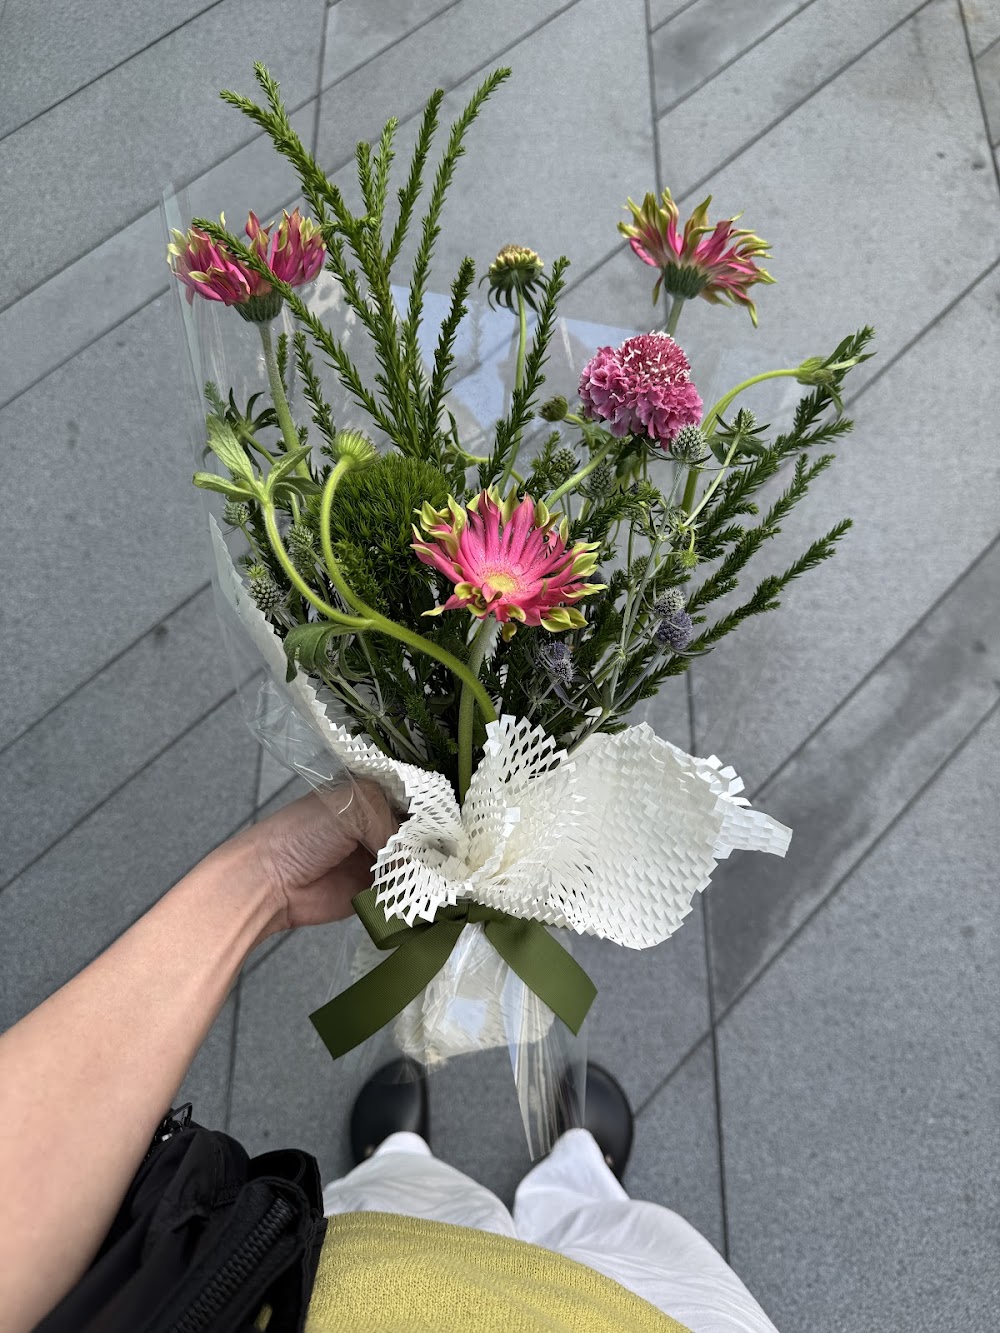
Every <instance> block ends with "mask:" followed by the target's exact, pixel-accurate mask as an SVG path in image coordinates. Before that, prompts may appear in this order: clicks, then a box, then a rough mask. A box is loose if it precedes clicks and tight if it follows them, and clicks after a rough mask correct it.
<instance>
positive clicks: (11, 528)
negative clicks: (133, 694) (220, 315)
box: [0, 293, 210, 741]
mask: <svg viewBox="0 0 1000 1333" xmlns="http://www.w3.org/2000/svg"><path fill="white" fill-rule="evenodd" d="M173 300H174V296H173V293H171V294H170V296H169V298H168V297H167V296H164V297H161V298H160V299H159V300H158V301H155V302H153V303H152V304H151V305H148V306H146V308H145V309H143V310H141V311H140V312H139V313H138V314H137V315H134V316H133V317H132V318H131V319H130V320H128V321H126V323H125V324H123V325H121V326H120V327H119V328H117V329H116V330H114V331H113V332H111V333H109V334H107V335H106V336H105V337H104V338H102V339H100V341H98V342H96V343H94V344H92V345H91V346H90V347H89V348H88V349H87V350H86V351H85V352H83V353H81V354H80V355H79V356H77V357H75V358H74V359H73V360H72V361H71V362H69V363H68V364H67V365H66V366H64V367H62V368H61V369H60V370H58V371H56V372H55V373H54V374H53V375H51V376H49V377H48V379H46V380H45V381H44V383H42V384H40V385H38V386H36V387H35V388H34V389H32V390H30V391H29V392H28V393H25V394H22V395H21V397H20V398H18V399H16V400H15V401H14V402H13V403H11V404H10V405H9V406H8V407H6V408H5V409H4V410H3V411H2V412H0V442H2V446H3V452H4V457H5V459H6V475H5V493H6V505H7V519H6V534H5V553H6V559H5V580H6V587H7V597H8V599H9V601H8V605H16V606H17V607H18V608H19V610H20V614H19V616H18V618H17V619H16V620H15V619H14V618H13V617H10V616H5V617H4V618H3V622H2V624H0V645H2V652H3V658H4V662H5V666H6V678H5V689H4V691H3V698H2V701H0V739H2V740H3V741H6V740H9V739H10V738H12V737H13V736H16V735H18V734H20V732H21V731H23V730H24V729H25V728H26V727H27V726H28V725H30V723H31V722H33V721H34V720H35V718H37V717H39V716H40V715H41V714H42V713H43V712H45V711H46V710H47V709H48V708H50V707H51V706H52V705H53V704H55V703H57V702H58V701H59V700H61V699H62V698H64V697H65V696H66V695H67V694H68V693H69V692H70V691H71V690H72V689H73V687H74V686H75V685H77V684H78V683H79V682H80V681H82V680H85V679H86V678H87V677H88V676H90V675H91V674H92V673H93V672H94V671H96V670H97V669H98V668H99V667H100V666H101V665H102V664H103V663H104V662H105V661H107V660H108V658H110V657H111V656H113V655H114V654H115V653H116V652H118V651H119V650H120V649H122V648H124V647H125V646H126V645H127V644H129V643H130V642H132V641H133V640H135V639H136V638H138V637H139V635H140V634H142V633H143V632H144V631H146V630H148V629H150V628H152V626H153V625H155V624H156V623H157V622H158V621H159V620H161V619H162V618H163V616H164V615H166V614H167V613H169V612H170V611H171V610H172V609H173V608H174V607H176V606H178V605H179V604H180V603H181V602H182V601H183V600H184V599H185V598H186V597H188V596H189V595H190V594H191V593H193V592H194V591H195V590H196V589H197V588H198V587H199V586H200V585H201V584H202V583H204V581H205V577H206V572H207V568H208V560H209V558H210V556H209V550H208V539H207V535H206V534H207V527H206V524H205V520H204V516H203V513H202V508H201V504H200V502H199V500H198V497H197V493H196V492H195V490H194V488H193V487H192V485H191V473H192V472H193V470H194V469H193V458H194V450H193V447H192V444H191V441H190V438H189V435H188V430H189V422H190V417H189V414H188V401H187V392H188V388H187V380H186V378H185V374H186V371H185V367H184V362H183V355H184V353H183V347H182V343H181V338H180V336H179V333H178V329H177V312H176V310H175V309H174V306H173Z"/></svg>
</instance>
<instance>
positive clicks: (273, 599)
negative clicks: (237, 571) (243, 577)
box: [247, 564, 285, 615]
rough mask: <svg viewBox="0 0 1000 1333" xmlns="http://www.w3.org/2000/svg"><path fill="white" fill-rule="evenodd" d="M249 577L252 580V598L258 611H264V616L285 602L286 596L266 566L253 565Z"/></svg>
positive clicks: (248, 572)
mask: <svg viewBox="0 0 1000 1333" xmlns="http://www.w3.org/2000/svg"><path fill="white" fill-rule="evenodd" d="M247 576H248V578H249V580H250V596H251V597H252V598H253V601H254V604H255V605H256V607H257V609H258V611H262V612H263V613H264V615H267V614H268V612H270V611H273V610H275V608H276V607H279V606H280V605H281V603H282V602H283V601H284V600H285V594H284V593H283V592H282V591H281V589H280V588H279V587H278V585H277V583H275V581H274V579H273V578H272V577H271V574H270V572H269V570H268V569H267V568H266V566H264V565H260V564H257V565H251V566H250V567H249V569H248V570H247Z"/></svg>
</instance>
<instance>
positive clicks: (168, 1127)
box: [142, 1102, 193, 1163]
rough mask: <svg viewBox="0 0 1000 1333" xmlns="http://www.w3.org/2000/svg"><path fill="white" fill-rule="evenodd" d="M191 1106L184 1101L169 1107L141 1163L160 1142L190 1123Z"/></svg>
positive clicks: (163, 1141)
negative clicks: (179, 1104) (181, 1103)
mask: <svg viewBox="0 0 1000 1333" xmlns="http://www.w3.org/2000/svg"><path fill="white" fill-rule="evenodd" d="M192 1111H193V1107H192V1105H191V1103H190V1102H184V1103H183V1105H181V1106H177V1107H171V1109H170V1110H169V1111H168V1112H167V1114H166V1115H165V1116H164V1117H163V1119H162V1120H161V1121H160V1123H159V1124H158V1125H157V1127H156V1130H155V1132H154V1134H153V1138H152V1140H151V1142H150V1145H149V1150H148V1152H147V1153H146V1156H145V1157H144V1158H143V1159H142V1161H143V1163H146V1162H148V1161H149V1159H150V1158H151V1157H152V1155H153V1153H154V1152H155V1151H156V1149H157V1148H158V1147H159V1146H160V1144H161V1143H166V1141H167V1139H172V1138H173V1137H174V1135H175V1134H179V1133H180V1132H181V1130H182V1129H187V1127H188V1125H190V1123H191V1114H192Z"/></svg>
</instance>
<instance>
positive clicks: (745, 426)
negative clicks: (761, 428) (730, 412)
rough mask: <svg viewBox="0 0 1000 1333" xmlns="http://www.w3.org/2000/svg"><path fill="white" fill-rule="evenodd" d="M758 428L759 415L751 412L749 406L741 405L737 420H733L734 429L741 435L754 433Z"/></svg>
mask: <svg viewBox="0 0 1000 1333" xmlns="http://www.w3.org/2000/svg"><path fill="white" fill-rule="evenodd" d="M756 429H757V417H756V415H755V413H753V412H751V411H750V409H749V407H741V408H740V410H739V411H738V412H737V413H736V420H735V421H734V422H733V430H735V431H737V432H738V433H739V434H740V435H752V434H753V432H754V431H755V430H756Z"/></svg>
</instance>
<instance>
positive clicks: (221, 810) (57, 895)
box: [0, 701, 256, 1027]
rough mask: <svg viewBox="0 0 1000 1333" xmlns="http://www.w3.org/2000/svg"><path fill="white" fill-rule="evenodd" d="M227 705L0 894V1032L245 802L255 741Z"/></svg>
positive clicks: (245, 810) (92, 952)
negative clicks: (0, 949)
mask: <svg viewBox="0 0 1000 1333" xmlns="http://www.w3.org/2000/svg"><path fill="white" fill-rule="evenodd" d="M255 744H256V743H255V742H254V741H253V739H252V737H251V736H250V733H249V732H248V731H247V729H246V728H245V726H244V725H243V721H242V718H241V716H240V713H239V707H238V705H237V703H236V702H235V701H230V702H229V703H224V704H222V705H221V707H219V708H218V709H217V710H216V711H215V712H214V713H213V714H212V715H211V716H210V717H208V718H207V719H206V720H205V721H204V722H203V723H202V724H201V725H200V726H199V727H197V728H196V729H195V730H194V731H192V732H190V733H189V734H188V735H187V736H185V737H184V738H183V739H181V740H180V741H178V742H177V744H176V745H174V746H172V747H171V748H170V749H169V750H167V752H166V753H165V754H164V755H162V756H161V757H160V758H159V759H158V760H157V761H156V762H155V763H153V764H151V765H150V766H149V768H147V769H145V770H144V771H143V772H142V773H140V774H139V775H138V776H137V777H135V778H133V780H132V781H131V782H130V783H128V785H127V786H126V787H124V788H123V789H122V790H121V791H120V792H118V793H117V794H116V795H115V796H112V797H111V798H110V800H108V801H106V802H105V804H104V805H102V806H101V807H100V808H99V809H98V810H96V811H95V812H94V813H93V814H92V815H91V816H90V817H89V818H88V819H87V820H85V821H84V823H82V824H81V825H80V826H79V827H78V828H76V829H74V831H73V832H72V833H70V834H69V836H68V837H66V838H64V839H63V840H62V841H61V842H59V843H57V844H56V845H55V846H54V847H52V848H51V850H50V851H48V852H47V853H46V855H45V856H43V857H42V858H41V860H39V861H37V862H36V863H35V864H34V865H33V866H32V867H31V869H30V870H28V871H26V872H25V873H24V874H23V875H21V876H19V877H18V878H17V879H16V880H15V881H14V882H13V884H11V885H9V886H8V887H7V888H6V889H4V890H3V892H2V893H0V937H2V938H3V940H4V942H5V947H4V964H3V967H2V968H0V1027H7V1026H8V1025H9V1024H10V1023H12V1022H14V1021H15V1020H16V1019H18V1018H20V1017H21V1016H22V1015H23V1014H25V1013H27V1011H28V1010H29V1009H32V1008H33V1007H34V1006H35V1005H36V1004H38V1003H39V1002H40V1001H41V1000H43V999H44V998H45V997H46V996H47V995H49V994H51V992H52V991H53V990H55V989H56V988H57V987H58V986H61V985H62V984H63V983H64V982H65V981H67V980H68V979H69V978H70V977H71V976H73V975H74V974H75V973H76V972H77V971H79V969H80V968H81V967H82V966H83V965H84V964H85V963H87V962H89V961H90V959H91V958H93V957H95V956H96V955H97V954H98V953H99V952H100V951H101V950H102V949H103V948H104V947H105V946H106V945H107V944H108V943H109V942H110V941H111V940H112V939H114V938H115V937H116V936H117V935H118V934H120V933H121V931H122V930H123V929H125V927H126V926H128V925H129V924H130V923H131V922H132V921H133V920H135V919H136V918H137V917H138V916H139V915H140V914H141V913H142V912H143V911H144V910H145V909H146V908H147V907H148V906H149V905H150V904H151V903H153V902H154V901H155V900H156V899H157V898H158V897H159V896H160V895H161V894H162V893H163V892H165V891H166V890H167V889H168V888H170V886H171V885H172V884H174V883H175V882H176V881H177V880H178V879H180V878H181V877H182V876H183V875H184V874H185V873H186V872H187V871H188V870H189V869H190V868H191V866H193V865H194V864H196V863H197V862H198V861H199V860H200V859H201V858H202V857H203V856H204V855H205V854H206V853H207V852H209V851H210V850H211V849H212V847H214V846H215V845H216V844H217V843H218V842H220V841H222V840H223V839H224V838H225V837H227V836H228V835H229V834H230V832H231V831H232V830H233V829H234V828H236V827H237V826H238V825H239V824H240V823H241V822H242V821H243V820H245V819H246V818H247V816H248V815H249V814H250V811H251V810H252V808H253V797H254V791H253V778H254V775H255V768H254V765H253V762H252V761H253V759H254V746H255Z"/></svg>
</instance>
